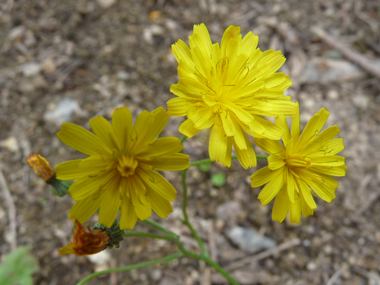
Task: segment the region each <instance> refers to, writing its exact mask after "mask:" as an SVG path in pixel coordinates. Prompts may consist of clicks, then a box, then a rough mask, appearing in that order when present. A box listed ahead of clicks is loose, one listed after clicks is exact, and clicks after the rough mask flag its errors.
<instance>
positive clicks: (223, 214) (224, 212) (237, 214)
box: [216, 201, 245, 222]
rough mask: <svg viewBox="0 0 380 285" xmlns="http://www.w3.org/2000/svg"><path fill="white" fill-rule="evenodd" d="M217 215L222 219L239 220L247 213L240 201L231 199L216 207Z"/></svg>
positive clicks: (227, 220)
mask: <svg viewBox="0 0 380 285" xmlns="http://www.w3.org/2000/svg"><path fill="white" fill-rule="evenodd" d="M216 216H217V217H218V219H219V220H222V221H226V222H229V221H232V222H237V221H238V220H239V219H241V218H242V217H244V216H245V214H244V211H243V209H242V205H241V203H240V202H239V201H229V202H226V203H224V204H221V205H219V206H218V207H217V208H216Z"/></svg>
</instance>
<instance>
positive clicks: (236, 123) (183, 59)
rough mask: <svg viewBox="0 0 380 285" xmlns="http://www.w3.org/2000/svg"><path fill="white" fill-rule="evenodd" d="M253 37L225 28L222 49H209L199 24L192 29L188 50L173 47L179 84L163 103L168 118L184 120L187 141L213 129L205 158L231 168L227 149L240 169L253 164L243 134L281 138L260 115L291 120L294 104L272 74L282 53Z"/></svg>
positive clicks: (285, 79) (280, 76)
mask: <svg viewBox="0 0 380 285" xmlns="http://www.w3.org/2000/svg"><path fill="white" fill-rule="evenodd" d="M257 43H258V37H257V36H256V35H253V34H252V33H251V32H250V33H248V34H247V35H245V36H244V37H242V35H241V34H240V27H237V26H230V27H228V28H227V29H226V31H225V32H224V35H223V38H222V41H221V44H220V45H219V43H215V44H213V43H212V42H211V39H210V35H209V32H208V30H207V28H206V26H205V25H204V24H199V25H194V32H193V34H192V35H191V36H190V37H189V46H187V45H186V44H185V43H184V42H183V41H182V40H179V41H178V42H176V43H175V44H173V46H172V50H173V54H174V56H175V57H176V59H177V61H178V75H179V77H180V80H179V82H178V83H177V84H173V85H172V86H171V88H170V90H171V92H172V93H174V94H175V95H176V96H178V97H177V98H173V99H170V100H169V101H168V103H167V106H168V110H169V113H170V114H171V115H172V116H184V115H187V120H186V121H185V122H184V123H183V124H182V125H181V127H180V132H181V133H182V134H184V135H186V136H187V137H191V136H193V135H195V134H196V133H197V132H198V131H199V130H204V129H208V128H212V130H211V135H210V143H209V153H210V158H211V160H213V161H219V162H221V163H222V164H223V165H226V166H230V164H231V162H230V160H231V159H230V158H229V157H230V156H231V151H232V145H233V146H234V149H235V152H236V154H237V156H238V159H239V161H240V163H241V164H242V166H243V167H244V168H249V167H253V166H255V165H256V155H255V152H254V151H253V148H252V145H251V143H250V142H249V140H247V135H246V133H248V134H250V135H252V136H255V137H258V138H270V139H280V137H281V135H282V132H283V130H282V129H281V128H280V127H278V126H276V125H274V124H272V123H270V122H269V121H266V120H265V119H263V118H262V117H260V116H275V117H276V116H279V115H282V116H287V117H289V116H293V115H294V114H295V112H296V105H295V103H293V102H291V101H290V97H289V96H283V92H284V91H285V90H286V89H287V88H288V87H289V86H290V85H291V84H292V82H291V81H290V79H289V76H287V75H285V74H284V73H278V72H277V70H278V69H279V68H280V67H281V66H282V65H283V63H284V62H285V58H284V56H283V55H282V53H281V51H273V50H267V51H264V52H262V51H261V50H260V49H258V48H257Z"/></svg>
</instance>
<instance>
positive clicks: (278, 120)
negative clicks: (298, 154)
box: [276, 115, 290, 147]
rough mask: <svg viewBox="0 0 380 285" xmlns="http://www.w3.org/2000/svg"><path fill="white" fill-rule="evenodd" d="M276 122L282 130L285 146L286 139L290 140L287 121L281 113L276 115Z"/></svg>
mask: <svg viewBox="0 0 380 285" xmlns="http://www.w3.org/2000/svg"><path fill="white" fill-rule="evenodd" d="M276 124H277V126H279V127H280V128H281V129H282V130H283V131H284V132H283V134H282V141H283V143H284V146H285V147H286V145H287V143H288V141H289V140H290V133H289V127H288V123H287V122H286V119H285V117H284V116H283V115H280V116H278V117H276Z"/></svg>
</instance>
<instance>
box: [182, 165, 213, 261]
mask: <svg viewBox="0 0 380 285" xmlns="http://www.w3.org/2000/svg"><path fill="white" fill-rule="evenodd" d="M186 173H187V169H184V170H182V176H181V177H182V188H183V203H182V212H183V217H184V220H183V223H184V224H185V225H186V226H187V227H188V228H189V229H190V231H191V234H192V235H193V236H194V238H195V239H196V241H197V242H198V244H199V247H200V248H201V251H202V254H203V255H204V256H209V254H208V251H207V249H206V246H205V244H204V243H203V241H202V239H201V238H200V236H199V235H198V233H197V231H196V230H195V229H194V228H193V226H192V224H191V223H190V220H189V217H188V216H187V212H186V208H187V184H186Z"/></svg>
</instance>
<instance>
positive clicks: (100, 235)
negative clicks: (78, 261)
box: [59, 221, 110, 255]
mask: <svg viewBox="0 0 380 285" xmlns="http://www.w3.org/2000/svg"><path fill="white" fill-rule="evenodd" d="M75 226H76V227H75V229H74V233H73V242H70V243H69V244H68V245H66V246H64V247H61V248H60V249H59V255H64V254H75V255H89V254H94V253H98V252H101V251H102V250H105V249H106V247H107V246H108V243H109V241H110V237H109V235H108V233H107V231H103V230H100V229H94V230H91V229H90V227H87V232H86V229H85V228H84V227H83V226H82V225H81V224H80V223H79V222H78V221H75Z"/></svg>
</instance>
